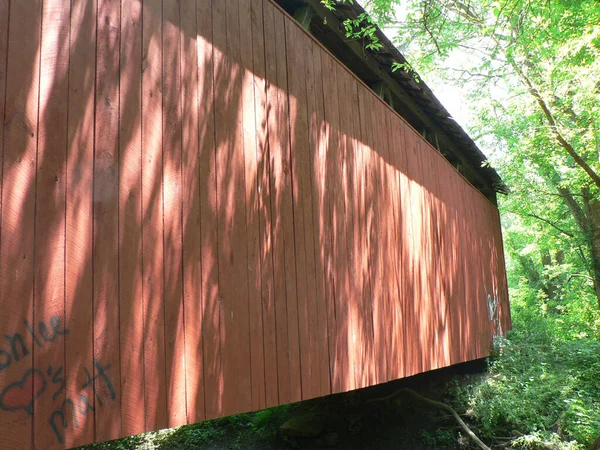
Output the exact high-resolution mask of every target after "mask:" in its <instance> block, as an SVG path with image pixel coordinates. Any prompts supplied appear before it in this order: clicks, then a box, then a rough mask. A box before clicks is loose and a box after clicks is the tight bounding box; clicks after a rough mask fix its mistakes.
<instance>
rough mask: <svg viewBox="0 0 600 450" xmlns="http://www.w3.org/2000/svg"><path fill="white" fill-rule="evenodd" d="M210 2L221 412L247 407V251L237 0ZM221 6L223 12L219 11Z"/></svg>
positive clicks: (248, 365) (241, 76) (248, 379)
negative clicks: (215, 51)
mask: <svg viewBox="0 0 600 450" xmlns="http://www.w3.org/2000/svg"><path fill="white" fill-rule="evenodd" d="M223 3H224V4H221V3H219V5H216V4H215V7H216V9H215V14H214V42H215V48H219V49H222V50H223V51H224V52H225V53H224V54H221V57H220V60H219V62H218V63H216V64H218V66H217V65H216V66H215V98H216V103H215V110H216V145H217V155H218V157H217V201H218V224H219V229H218V255H219V256H218V258H219V292H220V298H221V314H222V316H221V319H222V321H221V332H222V333H223V343H224V345H225V348H224V349H223V356H224V358H223V411H222V414H223V415H230V414H233V413H236V412H239V411H248V410H250V409H251V375H250V371H251V369H250V344H249V341H250V330H249V322H248V254H247V246H246V201H245V200H246V199H245V177H244V175H245V167H244V141H243V124H242V121H243V108H244V104H243V98H242V96H240V92H241V91H242V86H243V76H244V73H243V68H242V67H241V53H240V52H241V47H240V30H239V1H238V0H228V1H227V2H223ZM223 9H224V10H223Z"/></svg>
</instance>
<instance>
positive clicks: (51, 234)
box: [33, 0, 77, 448]
mask: <svg viewBox="0 0 600 450" xmlns="http://www.w3.org/2000/svg"><path fill="white" fill-rule="evenodd" d="M69 15H70V5H69V2H68V1H62V0H56V1H52V0H48V1H45V2H44V4H43V9H42V42H41V49H40V64H41V66H40V84H39V102H40V104H39V113H38V135H37V138H38V140H37V148H38V151H37V188H36V217H35V237H34V242H35V243H36V247H35V253H34V254H35V258H34V267H35V274H34V280H35V284H34V304H33V321H34V327H35V329H36V332H39V336H38V338H37V339H34V340H35V342H36V343H38V342H39V343H41V344H42V345H39V344H38V348H35V349H34V350H33V367H34V373H44V374H45V375H46V376H47V377H48V381H50V380H51V381H52V384H53V388H52V389H49V392H48V393H47V395H42V396H40V398H39V399H38V400H37V401H36V402H35V403H34V407H33V417H34V422H33V423H34V429H33V438H34V439H33V445H34V447H37V448H40V447H42V446H43V447H46V448H60V447H61V446H62V445H61V444H62V443H63V442H64V435H65V434H67V433H69V430H67V429H66V428H65V427H63V426H62V424H61V423H60V420H57V419H56V415H55V414H54V411H55V410H57V409H58V410H60V411H62V414H63V415H64V416H66V415H67V414H68V415H70V416H74V415H76V412H75V406H74V405H73V403H72V400H71V399H67V398H66V397H65V389H64V378H63V377H64V370H65V342H64V338H63V336H64V333H63V332H62V330H63V328H64V320H65V260H64V256H65V166H66V151H67V106H68V103H67V101H68V70H69V28H70V23H69ZM52 322H54V323H56V324H58V323H62V326H61V327H60V328H59V327H56V329H60V330H61V331H60V332H58V331H52V330H53V329H55V327H53V326H51V324H52ZM56 381H58V382H56ZM50 394H51V395H50ZM69 402H71V403H69ZM67 405H70V406H71V410H69V408H68V407H67ZM73 420H77V419H76V418H73Z"/></svg>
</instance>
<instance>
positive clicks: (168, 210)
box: [162, 0, 187, 427]
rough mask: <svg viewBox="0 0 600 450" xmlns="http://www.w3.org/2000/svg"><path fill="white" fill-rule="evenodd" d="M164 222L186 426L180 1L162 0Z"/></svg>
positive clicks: (174, 396)
mask: <svg viewBox="0 0 600 450" xmlns="http://www.w3.org/2000/svg"><path fill="white" fill-rule="evenodd" d="M162 26H163V36H162V37H163V61H162V62H163V73H162V83H163V223H164V235H163V242H164V278H165V281H164V283H165V299H164V302H165V305H164V308H165V355H166V360H165V361H166V382H167V418H168V425H169V427H175V426H180V425H183V424H185V421H186V416H187V414H186V410H185V405H186V403H185V398H186V395H185V346H184V336H185V334H184V321H185V317H184V316H185V311H184V308H183V285H182V283H183V281H182V272H183V267H182V265H181V264H182V251H183V249H182V232H181V228H182V192H181V157H182V147H181V57H180V50H181V49H180V43H179V40H180V17H179V2H178V1H177V0H165V1H163V22H162Z"/></svg>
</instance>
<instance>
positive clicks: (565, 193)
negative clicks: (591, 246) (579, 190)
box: [556, 186, 589, 235]
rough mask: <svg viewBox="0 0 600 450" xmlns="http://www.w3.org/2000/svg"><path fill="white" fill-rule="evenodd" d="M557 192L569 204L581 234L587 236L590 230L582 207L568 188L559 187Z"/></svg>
mask: <svg viewBox="0 0 600 450" xmlns="http://www.w3.org/2000/svg"><path fill="white" fill-rule="evenodd" d="M556 190H557V191H558V193H559V194H560V196H561V197H562V198H563V200H564V202H565V203H566V204H567V207H568V208H569V211H571V214H573V217H574V218H575V221H576V222H577V226H578V227H579V229H580V230H581V232H582V233H584V234H585V235H588V234H589V233H588V231H589V230H588V226H587V220H586V219H585V213H584V212H583V209H582V208H581V206H579V203H577V201H575V198H574V197H573V195H572V194H571V191H569V190H568V189H567V188H563V187H560V186H557V187H556Z"/></svg>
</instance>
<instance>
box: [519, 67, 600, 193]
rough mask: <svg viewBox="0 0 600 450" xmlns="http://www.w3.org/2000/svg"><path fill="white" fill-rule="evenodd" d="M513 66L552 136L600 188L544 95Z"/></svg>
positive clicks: (597, 179) (592, 171)
mask: <svg viewBox="0 0 600 450" xmlns="http://www.w3.org/2000/svg"><path fill="white" fill-rule="evenodd" d="M512 66H513V68H514V69H515V72H517V75H518V76H519V78H521V80H522V81H523V83H524V84H525V86H526V87H527V90H528V91H529V93H530V94H531V95H532V96H533V98H534V99H535V100H536V101H537V103H538V105H539V107H540V109H541V110H542V112H543V113H544V116H546V120H548V123H549V124H550V128H551V130H552V134H554V137H555V138H556V140H557V141H558V143H559V145H560V146H561V147H562V148H563V149H564V150H566V152H567V153H568V154H569V155H570V156H571V157H572V158H573V159H574V160H575V162H576V163H577V165H578V166H579V167H581V168H582V169H583V170H584V171H585V173H587V174H588V176H589V177H590V178H591V179H592V181H593V182H594V184H595V185H596V186H598V187H599V188H600V176H598V174H597V173H596V172H595V171H594V170H593V169H592V168H591V167H590V165H589V164H588V163H587V162H585V160H584V159H583V158H582V157H581V156H580V155H579V153H577V152H576V151H575V149H574V148H573V146H572V145H571V144H570V143H569V142H568V141H567V140H566V139H565V137H564V136H563V135H562V133H561V132H560V130H559V129H558V125H557V124H556V120H555V119H554V115H553V114H552V111H550V108H549V107H548V105H547V104H546V102H545V100H544V99H543V97H542V95H541V94H540V91H538V90H537V88H536V87H535V86H534V85H533V83H532V82H531V80H530V79H529V78H528V77H527V75H525V73H524V72H523V71H522V70H521V68H520V67H519V66H518V65H517V64H516V63H515V62H513V63H512Z"/></svg>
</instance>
